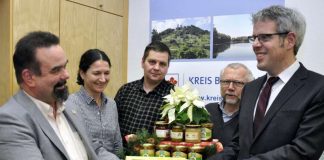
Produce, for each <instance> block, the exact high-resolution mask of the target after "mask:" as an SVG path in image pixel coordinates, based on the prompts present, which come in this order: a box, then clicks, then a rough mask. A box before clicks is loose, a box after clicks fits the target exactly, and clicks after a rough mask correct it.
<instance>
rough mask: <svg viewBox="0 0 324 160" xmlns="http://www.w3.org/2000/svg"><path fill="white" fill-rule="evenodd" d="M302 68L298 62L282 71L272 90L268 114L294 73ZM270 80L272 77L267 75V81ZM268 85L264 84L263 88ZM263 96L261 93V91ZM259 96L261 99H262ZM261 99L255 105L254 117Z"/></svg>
mask: <svg viewBox="0 0 324 160" xmlns="http://www.w3.org/2000/svg"><path fill="white" fill-rule="evenodd" d="M299 67H300V64H299V62H298V61H297V60H296V61H295V62H294V63H293V64H292V65H290V66H289V67H288V68H286V69H285V70H284V71H282V72H281V73H280V74H279V75H278V77H279V80H278V81H277V82H276V83H275V84H273V86H272V88H271V94H270V97H269V101H268V105H267V109H266V113H265V114H267V112H268V110H269V108H270V106H271V104H272V103H273V101H274V100H275V99H276V97H277V96H278V94H279V93H280V91H281V90H282V88H283V87H284V86H285V85H286V84H287V82H288V81H289V79H290V78H291V77H292V76H293V75H294V73H295V72H296V71H297V70H298V68H299ZM269 78H270V75H269V74H267V80H268V79H269ZM265 84H266V83H264V85H263V88H264V86H265ZM263 88H262V89H263ZM260 94H261V91H260ZM260 94H259V97H260ZM258 101H259V98H258V100H257V102H256V104H255V107H254V115H255V112H256V108H257V104H258Z"/></svg>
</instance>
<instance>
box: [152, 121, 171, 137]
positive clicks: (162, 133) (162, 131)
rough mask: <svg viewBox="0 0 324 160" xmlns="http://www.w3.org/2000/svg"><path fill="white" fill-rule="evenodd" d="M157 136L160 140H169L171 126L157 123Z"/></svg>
mask: <svg viewBox="0 0 324 160" xmlns="http://www.w3.org/2000/svg"><path fill="white" fill-rule="evenodd" d="M155 134H156V136H157V138H159V139H160V140H168V139H169V137H170V130H169V124H168V123H167V122H165V121H156V122H155Z"/></svg>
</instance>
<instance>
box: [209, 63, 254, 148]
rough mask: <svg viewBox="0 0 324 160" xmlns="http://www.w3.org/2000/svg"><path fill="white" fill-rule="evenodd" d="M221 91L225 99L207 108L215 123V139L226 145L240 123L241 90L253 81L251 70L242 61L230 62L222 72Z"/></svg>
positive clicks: (210, 104)
mask: <svg viewBox="0 0 324 160" xmlns="http://www.w3.org/2000/svg"><path fill="white" fill-rule="evenodd" d="M220 79H221V81H220V91H221V96H222V98H223V100H222V101H221V102H220V103H209V104H207V106H206V109H207V110H208V112H209V113H210V116H211V117H210V118H211V121H212V123H213V124H214V125H213V139H218V140H219V141H220V142H221V143H222V144H223V146H226V145H227V144H228V143H229V142H230V141H231V140H232V137H233V134H234V131H235V129H236V127H237V124H238V109H239V104H240V100H241V92H242V89H243V87H244V85H245V83H247V82H250V81H252V80H253V79H254V78H253V75H252V73H251V71H250V70H249V69H248V68H247V67H246V66H245V65H244V64H241V63H231V64H228V65H227V66H226V67H225V68H224V69H223V70H222V71H221V73H220Z"/></svg>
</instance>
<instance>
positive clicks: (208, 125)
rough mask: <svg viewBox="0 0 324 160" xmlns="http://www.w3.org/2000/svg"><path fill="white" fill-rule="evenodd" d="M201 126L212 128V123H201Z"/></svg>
mask: <svg viewBox="0 0 324 160" xmlns="http://www.w3.org/2000/svg"><path fill="white" fill-rule="evenodd" d="M201 126H202V127H207V128H211V127H213V123H203V124H201Z"/></svg>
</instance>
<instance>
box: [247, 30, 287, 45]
mask: <svg viewBox="0 0 324 160" xmlns="http://www.w3.org/2000/svg"><path fill="white" fill-rule="evenodd" d="M288 33H289V32H281V33H269V34H259V35H253V36H248V40H249V42H250V43H253V42H254V41H255V40H256V39H257V38H258V41H259V42H260V43H264V42H267V41H269V40H270V39H271V38H272V36H273V35H286V34H288Z"/></svg>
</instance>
